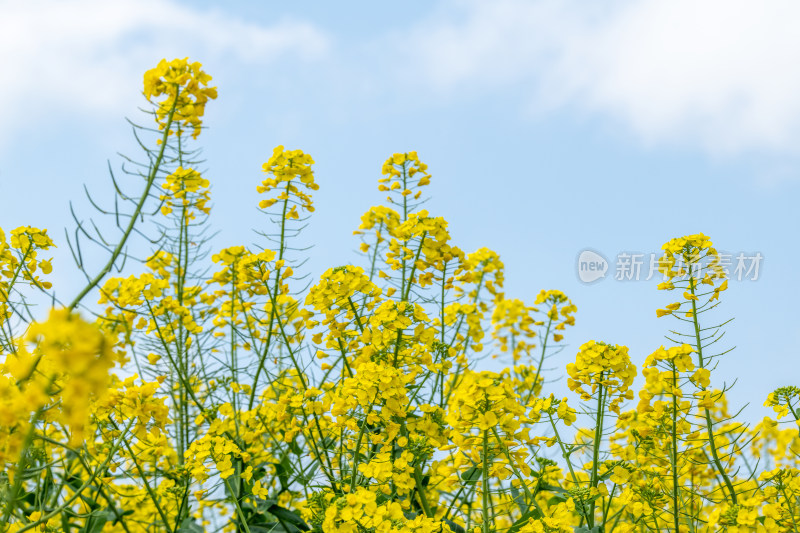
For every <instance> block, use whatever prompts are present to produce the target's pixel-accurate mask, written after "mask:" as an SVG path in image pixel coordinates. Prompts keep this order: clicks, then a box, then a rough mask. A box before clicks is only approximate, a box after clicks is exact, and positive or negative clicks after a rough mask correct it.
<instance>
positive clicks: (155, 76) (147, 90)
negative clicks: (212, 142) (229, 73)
mask: <svg viewBox="0 0 800 533" xmlns="http://www.w3.org/2000/svg"><path fill="white" fill-rule="evenodd" d="M209 81H211V76H209V75H208V74H206V73H205V72H204V71H203V70H202V65H201V64H200V63H197V62H194V63H189V60H188V58H185V59H173V60H172V61H167V60H166V59H162V60H161V61H160V62H159V63H158V66H157V67H155V68H153V69H150V70H148V71H147V72H145V74H144V96H145V98H147V100H148V101H150V102H152V101H153V100H154V99H157V98H160V97H162V96H165V98H164V99H163V100H161V101H159V102H157V106H158V107H157V108H156V112H155V113H156V122H158V127H159V128H160V129H162V130H163V129H165V128H167V127H168V125H169V124H171V123H172V122H177V123H178V124H179V125H180V126H181V127H186V128H192V137H193V138H195V139H196V138H197V137H198V135H200V130H201V129H202V126H203V120H202V117H203V115H204V114H205V109H206V103H207V102H208V101H209V100H214V99H216V98H217V88H216V87H208V82H209ZM181 131H182V130H181V129H180V128H179V129H178V135H180V134H181Z"/></svg>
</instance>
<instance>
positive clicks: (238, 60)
mask: <svg viewBox="0 0 800 533" xmlns="http://www.w3.org/2000/svg"><path fill="white" fill-rule="evenodd" d="M0 13H2V15H0V68H2V72H3V83H0V101H2V103H3V104H2V106H0V145H2V141H3V140H4V138H8V137H10V136H11V135H12V133H13V131H14V128H15V127H16V126H19V125H20V124H22V123H23V121H31V120H47V119H48V117H50V116H53V115H56V116H60V114H61V113H62V112H63V111H64V110H71V111H77V112H80V113H81V114H90V115H92V116H99V115H102V114H108V113H112V114H113V116H115V117H116V116H121V115H124V114H125V113H126V111H129V110H130V102H132V101H133V102H136V101H137V100H136V99H135V98H136V95H137V94H138V93H139V92H140V91H141V76H142V73H143V72H144V70H145V69H147V68H150V67H152V66H154V65H155V63H156V62H157V61H158V59H160V58H162V57H167V58H172V57H186V56H191V58H192V59H193V60H201V61H203V62H204V63H209V62H211V61H214V62H216V63H217V64H219V65H220V66H226V65H229V64H231V63H232V64H235V65H242V64H248V65H264V64H267V63H269V62H271V61H274V60H276V59H278V58H280V57H281V56H283V55H291V56H293V57H299V58H300V59H315V58H319V57H322V56H324V55H325V53H326V51H327V49H328V41H327V38H326V36H325V35H324V34H323V33H322V32H320V31H319V30H318V29H316V28H315V27H314V26H312V25H310V24H307V23H304V22H298V21H291V20H283V21H278V22H276V23H275V24H274V25H271V26H269V27H263V26H259V25H257V24H254V23H250V22H247V21H243V20H240V19H236V18H233V17H231V16H230V15H228V14H225V13H222V12H219V11H214V10H198V9H193V8H191V7H188V6H187V5H181V4H179V3H177V2H175V1H159V0H119V1H114V2H108V1H106V0H76V1H70V2H63V1H60V0H28V1H25V2H18V1H13V0H8V1H3V0H0ZM211 72H212V73H213V72H216V70H211Z"/></svg>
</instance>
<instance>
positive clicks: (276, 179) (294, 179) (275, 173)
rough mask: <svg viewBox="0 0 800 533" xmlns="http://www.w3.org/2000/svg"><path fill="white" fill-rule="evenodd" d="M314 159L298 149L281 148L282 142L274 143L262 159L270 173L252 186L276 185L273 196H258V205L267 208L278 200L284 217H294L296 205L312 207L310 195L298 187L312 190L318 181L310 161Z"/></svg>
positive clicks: (261, 190) (267, 187)
mask: <svg viewBox="0 0 800 533" xmlns="http://www.w3.org/2000/svg"><path fill="white" fill-rule="evenodd" d="M313 164H314V160H313V159H312V158H311V156H310V155H308V154H305V153H303V151H302V150H284V149H283V146H277V147H275V150H273V152H272V157H270V158H269V160H268V161H267V162H266V163H264V165H263V171H264V173H265V174H268V175H271V177H269V178H266V179H264V181H263V182H261V185H259V186H258V187H257V188H256V190H257V191H258V192H259V194H261V193H265V192H269V191H272V190H274V189H280V192H279V194H278V195H277V196H276V197H275V198H268V199H265V200H261V201H260V202H259V203H258V207H260V208H261V209H269V208H270V207H272V206H273V205H274V204H275V203H277V202H281V205H282V206H283V208H282V216H283V218H285V219H298V218H300V214H299V213H298V211H297V207H298V205H299V206H300V209H302V210H305V211H306V212H308V213H312V212H313V211H314V204H313V202H312V200H311V195H310V194H308V193H306V192H304V191H302V190H301V189H300V187H301V186H302V187H304V188H305V189H308V190H311V191H316V190H317V189H319V185H317V183H316V182H315V181H314V171H313V169H312V168H311V165H313Z"/></svg>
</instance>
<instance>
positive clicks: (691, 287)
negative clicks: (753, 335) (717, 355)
mask: <svg viewBox="0 0 800 533" xmlns="http://www.w3.org/2000/svg"><path fill="white" fill-rule="evenodd" d="M689 290H690V291H691V293H692V296H694V295H695V278H694V276H692V277H690V278H689ZM692 322H693V323H694V335H695V340H696V341H697V357H698V360H699V362H700V365H699V366H700V368H705V367H704V361H703V344H702V340H701V339H700V322H699V321H698V320H697V304H696V303H695V299H694V298H692ZM703 390H705V389H703ZM703 410H704V411H705V418H706V431H707V432H708V445H709V448H711V456H712V457H713V458H714V465H715V466H716V467H717V471H718V472H719V474H720V476H722V479H723V481H724V482H725V486H726V487H727V489H728V492H729V493H730V497H731V503H732V504H733V505H736V504H737V503H736V491H735V490H734V488H733V483H731V480H730V478H729V477H728V474H727V472H725V468H723V466H722V462H721V461H720V460H719V454H718V453H717V445H716V443H715V442H714V423H713V422H712V420H711V412H710V411H709V410H708V407H704V408H703Z"/></svg>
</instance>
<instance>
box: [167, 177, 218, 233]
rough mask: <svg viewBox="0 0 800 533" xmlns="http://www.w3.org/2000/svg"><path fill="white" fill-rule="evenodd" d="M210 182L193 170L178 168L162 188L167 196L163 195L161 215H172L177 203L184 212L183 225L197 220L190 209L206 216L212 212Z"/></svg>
mask: <svg viewBox="0 0 800 533" xmlns="http://www.w3.org/2000/svg"><path fill="white" fill-rule="evenodd" d="M208 185H209V182H208V180H207V179H205V178H204V177H203V176H201V175H200V173H199V172H197V171H196V170H194V169H193V168H183V167H178V168H177V169H176V170H175V172H173V173H172V174H170V175H169V176H167V178H166V180H165V181H164V184H163V185H162V188H163V189H164V191H166V192H167V194H164V195H161V201H162V202H163V205H162V206H161V214H163V215H168V214H170V213H172V210H173V209H174V207H175V205H176V203H177V204H178V205H180V206H181V207H182V208H183V209H184V210H185V214H184V215H183V223H184V224H189V222H191V221H192V220H194V219H195V214H194V213H193V212H192V210H191V209H189V208H194V209H197V210H198V211H199V212H201V213H205V214H206V215H207V214H209V213H210V212H211V208H210V207H209V206H208V202H209V201H210V199H211V198H210V193H209V191H208Z"/></svg>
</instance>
